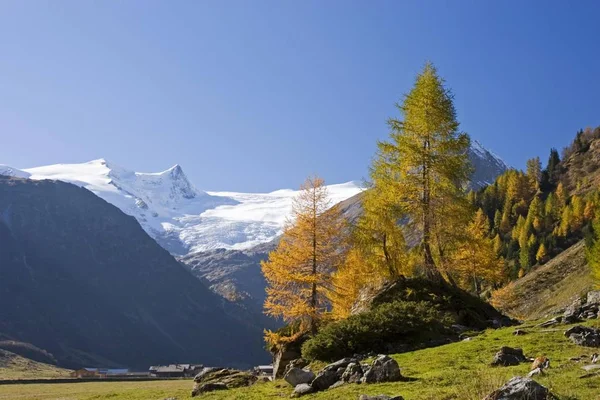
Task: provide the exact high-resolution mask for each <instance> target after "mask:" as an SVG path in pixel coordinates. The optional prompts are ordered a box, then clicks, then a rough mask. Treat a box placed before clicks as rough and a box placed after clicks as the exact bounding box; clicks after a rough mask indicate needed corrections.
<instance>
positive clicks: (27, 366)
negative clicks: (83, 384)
mask: <svg viewBox="0 0 600 400" xmlns="http://www.w3.org/2000/svg"><path fill="white" fill-rule="evenodd" d="M69 372H71V371H69V370H67V369H63V368H58V367H56V366H54V365H50V364H44V363H41V362H37V361H33V360H30V359H28V358H24V357H21V356H19V355H17V354H14V353H11V352H9V351H6V350H2V349H0V380H2V379H28V378H59V377H68V376H69ZM0 393H2V387H1V386H0ZM0 398H1V396H0Z"/></svg>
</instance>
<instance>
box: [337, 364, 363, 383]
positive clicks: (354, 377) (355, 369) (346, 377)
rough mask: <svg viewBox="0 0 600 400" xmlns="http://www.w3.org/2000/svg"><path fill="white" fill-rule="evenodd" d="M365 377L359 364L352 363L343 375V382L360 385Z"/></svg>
mask: <svg viewBox="0 0 600 400" xmlns="http://www.w3.org/2000/svg"><path fill="white" fill-rule="evenodd" d="M362 377H363V369H362V367H361V365H360V364H358V363H350V364H348V366H347V367H346V370H345V371H344V373H343V374H342V382H345V383H360V379H361V378H362Z"/></svg>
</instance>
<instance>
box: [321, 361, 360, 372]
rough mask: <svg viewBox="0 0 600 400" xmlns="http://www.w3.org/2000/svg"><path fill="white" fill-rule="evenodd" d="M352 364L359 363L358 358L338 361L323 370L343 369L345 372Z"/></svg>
mask: <svg viewBox="0 0 600 400" xmlns="http://www.w3.org/2000/svg"><path fill="white" fill-rule="evenodd" d="M350 363H358V360H357V359H356V358H342V359H341V360H338V361H336V362H334V363H331V364H329V365H327V366H326V367H325V368H323V370H325V371H332V370H334V371H337V370H338V369H340V368H343V369H344V370H345V369H346V367H347V366H348V364H350Z"/></svg>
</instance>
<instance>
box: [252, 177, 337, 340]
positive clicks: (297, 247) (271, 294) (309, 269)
mask: <svg viewBox="0 0 600 400" xmlns="http://www.w3.org/2000/svg"><path fill="white" fill-rule="evenodd" d="M329 205H330V203H329V197H328V193H327V188H326V187H325V186H324V181H323V180H322V179H320V178H317V177H315V178H309V179H307V180H306V182H305V183H304V184H303V185H302V187H301V191H300V193H299V195H298V196H297V197H296V198H295V199H294V203H293V213H292V214H293V218H294V219H293V221H290V222H288V223H287V225H286V227H285V229H284V232H283V236H282V237H281V240H280V242H279V245H278V246H277V249H275V250H274V251H272V252H271V253H270V254H269V259H268V260H267V261H263V262H262V263H261V266H262V272H263V274H264V276H265V279H266V280H267V289H266V291H267V299H266V301H265V313H266V314H267V315H270V316H274V317H282V318H283V319H284V321H286V322H288V323H292V322H299V323H300V327H301V328H302V329H304V330H310V331H311V332H315V331H316V329H317V326H318V323H319V320H320V319H321V317H322V316H323V314H325V313H326V311H327V306H328V299H327V297H328V294H329V292H330V291H331V289H332V285H331V276H332V273H333V272H335V270H336V269H337V267H338V266H339V264H340V261H341V258H342V252H341V249H343V245H344V244H343V241H342V240H343V236H344V235H343V231H344V229H343V228H344V225H343V220H342V218H341V216H340V214H339V212H338V211H337V210H336V209H329Z"/></svg>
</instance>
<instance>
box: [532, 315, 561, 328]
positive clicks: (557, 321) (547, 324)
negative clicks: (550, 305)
mask: <svg viewBox="0 0 600 400" xmlns="http://www.w3.org/2000/svg"><path fill="white" fill-rule="evenodd" d="M562 319H563V317H562V315H559V316H558V317H554V318H552V319H549V320H548V321H546V322H542V323H541V324H539V325H537V327H538V328H548V327H550V326H554V325H558V324H560V323H561V322H562Z"/></svg>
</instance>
